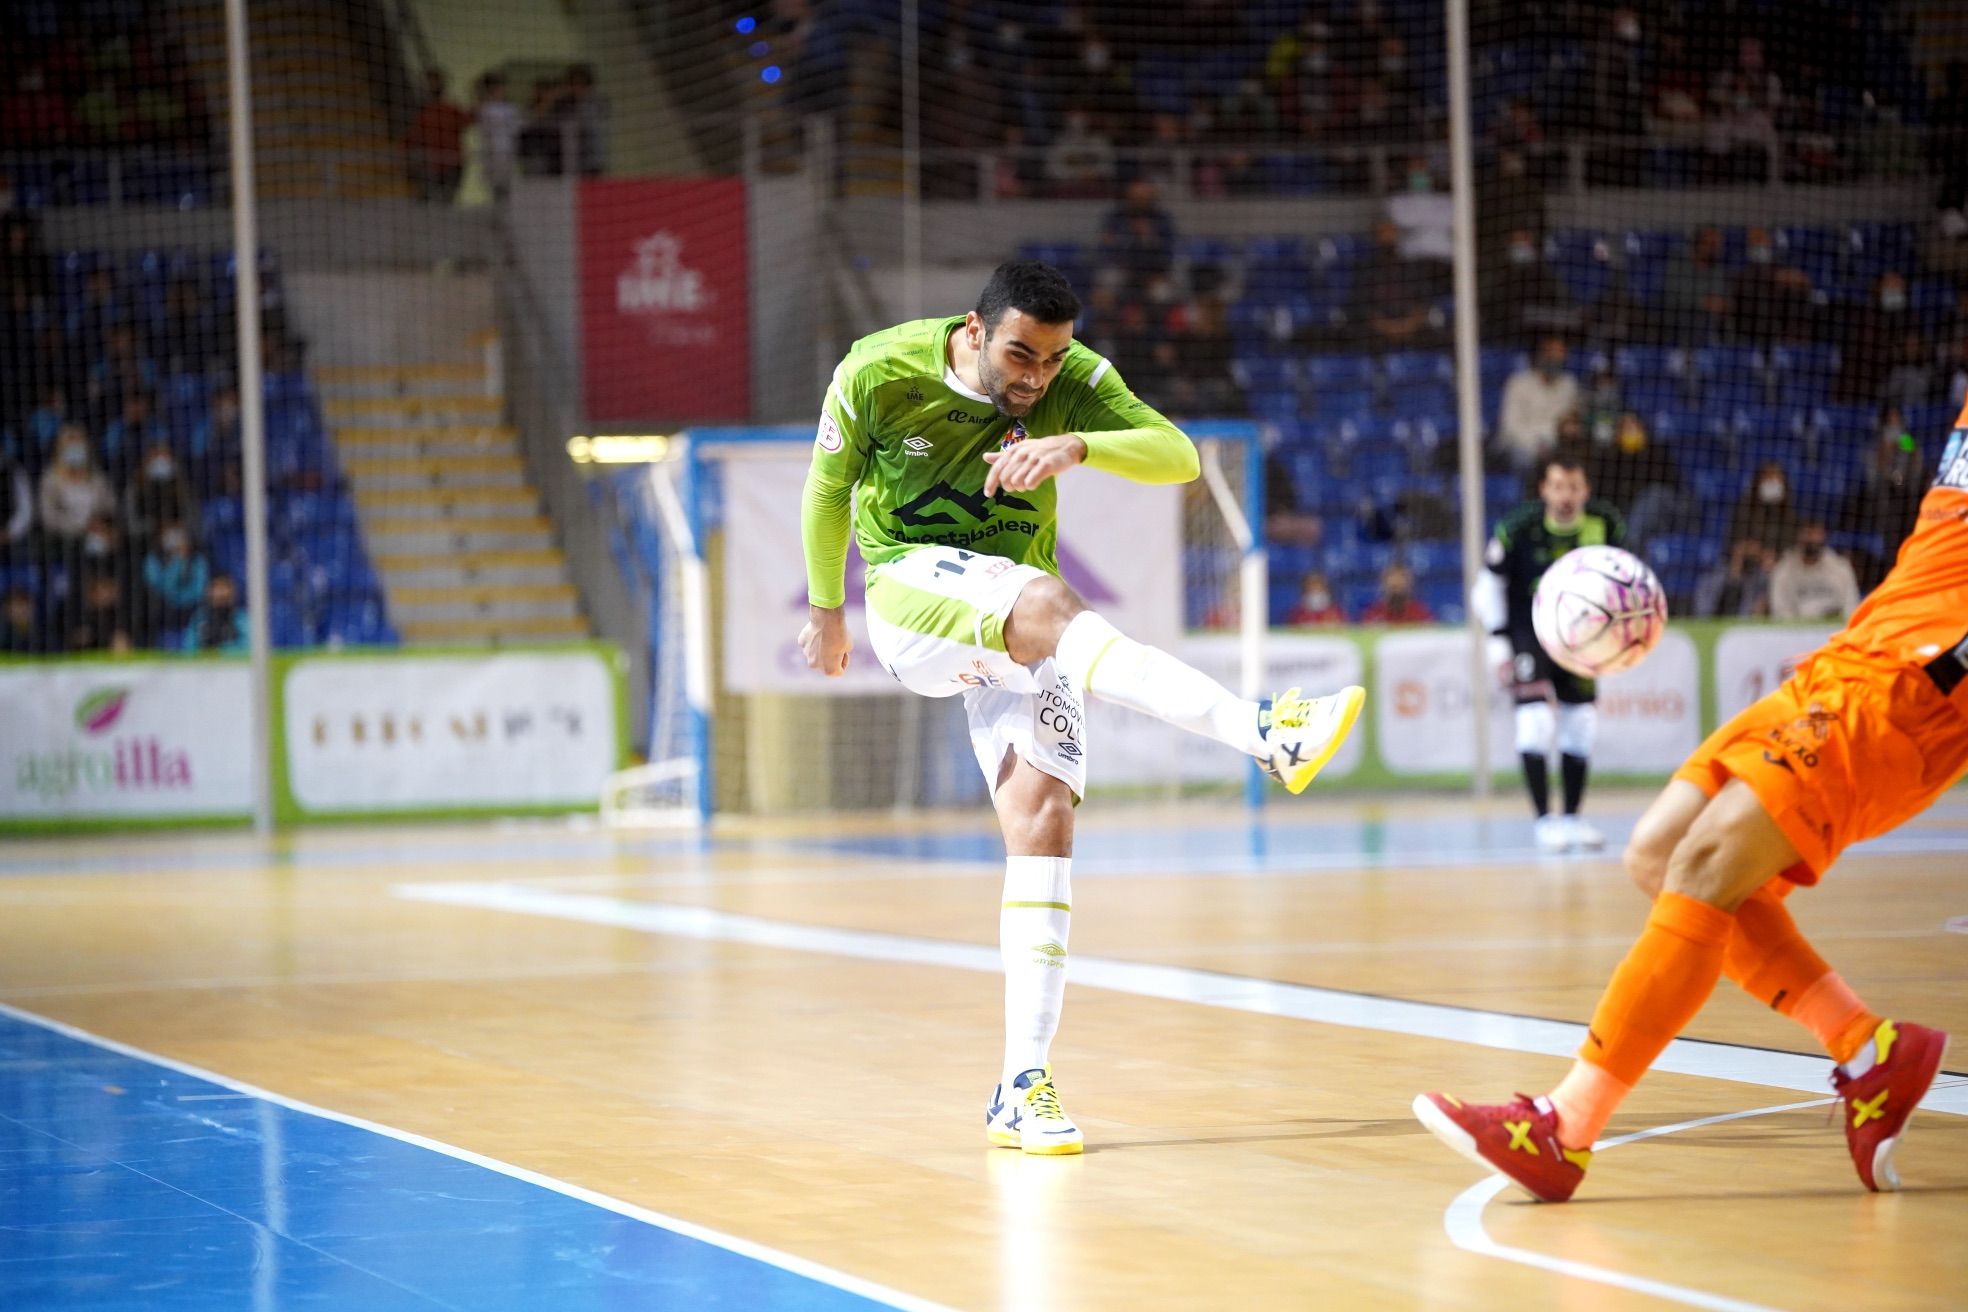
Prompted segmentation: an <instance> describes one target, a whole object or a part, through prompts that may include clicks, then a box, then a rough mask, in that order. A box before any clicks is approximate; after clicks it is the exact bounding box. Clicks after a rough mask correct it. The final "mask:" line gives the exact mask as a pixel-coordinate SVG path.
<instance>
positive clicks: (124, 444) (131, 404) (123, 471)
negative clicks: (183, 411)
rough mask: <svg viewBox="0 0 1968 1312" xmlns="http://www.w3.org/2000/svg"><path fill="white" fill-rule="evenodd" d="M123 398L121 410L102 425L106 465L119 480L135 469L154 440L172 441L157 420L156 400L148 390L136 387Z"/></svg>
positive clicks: (103, 460) (102, 450)
mask: <svg viewBox="0 0 1968 1312" xmlns="http://www.w3.org/2000/svg"><path fill="white" fill-rule="evenodd" d="M122 398H123V402H122V408H121V411H120V413H118V415H117V416H116V418H114V419H112V420H110V421H109V422H108V423H107V424H105V425H103V435H102V446H101V456H102V463H103V468H104V469H106V470H108V471H109V474H110V476H111V477H112V478H119V479H120V478H128V477H129V476H130V475H131V474H132V473H134V472H135V471H136V468H137V465H138V463H139V462H140V461H141V460H142V459H143V453H144V452H145V451H146V450H147V449H149V447H150V445H151V443H153V442H156V441H159V440H163V441H169V440H170V435H169V434H168V433H166V432H165V431H164V426H163V425H162V424H160V423H158V422H157V418H156V414H157V409H156V401H155V399H154V398H153V397H152V396H151V394H150V393H149V392H148V391H147V390H145V389H144V388H141V387H138V388H133V389H132V390H130V391H127V392H124V393H122Z"/></svg>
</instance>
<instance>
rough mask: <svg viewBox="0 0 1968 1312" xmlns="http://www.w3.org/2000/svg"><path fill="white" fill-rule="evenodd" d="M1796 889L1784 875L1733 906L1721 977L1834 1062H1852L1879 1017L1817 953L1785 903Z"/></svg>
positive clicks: (1875, 1027) (1876, 1025)
mask: <svg viewBox="0 0 1968 1312" xmlns="http://www.w3.org/2000/svg"><path fill="white" fill-rule="evenodd" d="M1794 887H1796V885H1794V884H1792V883H1791V882H1790V881H1789V880H1787V879H1784V878H1782V877H1779V878H1776V879H1773V880H1771V881H1770V882H1769V883H1767V884H1765V885H1763V887H1761V888H1759V889H1757V890H1756V891H1755V892H1754V893H1752V894H1750V895H1749V897H1748V898H1747V899H1746V900H1745V901H1744V902H1743V904H1742V905H1741V906H1740V907H1737V908H1736V933H1735V937H1734V938H1732V939H1730V940H1729V946H1728V949H1727V951H1726V952H1724V954H1723V957H1722V973H1723V974H1725V975H1727V976H1728V977H1729V978H1730V979H1732V980H1734V981H1735V982H1736V983H1737V984H1739V985H1741V986H1742V988H1743V990H1744V991H1745V992H1747V993H1748V994H1749V995H1750V996H1752V997H1754V998H1755V999H1756V1000H1757V1001H1759V1002H1764V1003H1767V1004H1769V1005H1770V1006H1771V1007H1772V1008H1774V1009H1775V1010H1777V1011H1778V1012H1780V1013H1781V1014H1783V1015H1785V1016H1788V1017H1790V1018H1791V1019H1792V1020H1794V1021H1796V1022H1797V1023H1798V1024H1800V1025H1802V1026H1803V1027H1804V1028H1805V1029H1808V1030H1810V1031H1811V1033H1813V1034H1815V1035H1816V1036H1817V1038H1818V1042H1820V1043H1822V1044H1823V1045H1824V1046H1825V1051H1827V1052H1829V1053H1830V1054H1831V1057H1832V1060H1833V1061H1840V1062H1843V1061H1850V1060H1851V1059H1852V1056H1853V1054H1855V1053H1856V1052H1858V1050H1859V1049H1860V1048H1862V1047H1864V1046H1865V1041H1866V1040H1867V1039H1869V1038H1871V1037H1872V1032H1873V1031H1874V1030H1876V1029H1878V1028H1879V1020H1880V1017H1879V1015H1878V1013H1876V1012H1874V1011H1873V1010H1871V1009H1870V1008H1869V1007H1867V1006H1866V1005H1865V1003H1863V1002H1861V1001H1860V1000H1859V997H1858V995H1857V994H1855V993H1853V992H1852V990H1851V988H1850V987H1849V986H1848V985H1847V984H1846V983H1845V980H1844V979H1843V977H1841V976H1840V975H1839V974H1838V972H1837V971H1835V970H1833V969H1832V968H1831V966H1830V965H1829V964H1828V963H1826V961H1825V959H1824V958H1823V957H1821V956H1819V955H1818V954H1817V952H1816V951H1815V950H1814V949H1813V948H1812V947H1811V945H1810V943H1808V942H1806V941H1805V938H1804V935H1803V934H1802V933H1801V932H1799V930H1798V928H1797V922H1796V921H1794V920H1792V919H1791V916H1790V909H1789V908H1788V907H1786V906H1784V904H1783V899H1784V898H1785V897H1786V896H1787V895H1788V894H1789V891H1790V890H1791V889H1792V888H1794Z"/></svg>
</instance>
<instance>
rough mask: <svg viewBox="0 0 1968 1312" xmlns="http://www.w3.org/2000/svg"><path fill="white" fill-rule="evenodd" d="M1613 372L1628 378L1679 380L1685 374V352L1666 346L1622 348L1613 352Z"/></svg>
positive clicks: (1622, 378)
mask: <svg viewBox="0 0 1968 1312" xmlns="http://www.w3.org/2000/svg"><path fill="white" fill-rule="evenodd" d="M1613 372H1614V373H1616V374H1618V375H1619V377H1620V379H1621V380H1622V381H1624V380H1625V379H1629V378H1679V377H1681V376H1682V375H1683V374H1685V373H1686V372H1687V352H1685V351H1682V350H1680V349H1678V348H1674V347H1666V346H1622V347H1620V348H1619V349H1617V350H1615V351H1614V352H1613Z"/></svg>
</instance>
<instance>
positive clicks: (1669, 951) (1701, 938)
mask: <svg viewBox="0 0 1968 1312" xmlns="http://www.w3.org/2000/svg"><path fill="white" fill-rule="evenodd" d="M1796 860H1797V853H1796V852H1795V850H1793V849H1792V847H1791V845H1790V840H1789V839H1787V838H1785V837H1784V835H1783V831H1782V830H1780V829H1778V828H1777V826H1776V823H1775V822H1774V821H1773V820H1771V819H1770V817H1769V816H1768V815H1767V814H1766V813H1765V812H1764V810H1763V808H1762V806H1761V805H1760V804H1759V803H1758V802H1757V800H1756V795H1755V794H1754V793H1752V792H1751V791H1750V790H1749V788H1748V787H1747V786H1745V785H1744V784H1742V783H1741V782H1740V781H1731V782H1730V783H1729V784H1728V785H1726V786H1725V787H1724V788H1723V789H1722V791H1721V792H1719V793H1717V794H1716V796H1715V799H1714V800H1713V801H1712V802H1710V803H1709V804H1708V805H1707V806H1706V807H1704V808H1703V809H1702V812H1701V814H1700V815H1699V816H1698V817H1697V818H1696V819H1695V821H1694V822H1693V823H1692V824H1691V825H1690V826H1689V828H1688V832H1687V834H1686V836H1685V837H1684V838H1683V839H1682V840H1681V841H1680V842H1679V843H1678V844H1676V845H1675V848H1674V855H1673V857H1672V858H1671V859H1670V861H1669V863H1668V870H1667V876H1666V884H1667V886H1666V888H1665V889H1664V890H1663V892H1662V893H1661V895H1660V896H1659V897H1658V898H1656V899H1655V900H1654V909H1653V912H1652V914H1650V915H1649V916H1648V917H1647V928H1646V930H1645V931H1644V932H1643V933H1642V934H1641V935H1640V939H1639V941H1638V942H1637V943H1635V944H1634V945H1633V948H1632V950H1631V951H1629V952H1628V953H1627V955H1626V960H1624V961H1622V962H1621V963H1620V965H1619V968H1618V969H1617V970H1616V971H1614V972H1613V978H1612V982H1611V983H1609V984H1608V985H1607V986H1606V992H1605V995H1604V996H1603V997H1601V998H1600V999H1599V1006H1598V1008H1597V1009H1596V1010H1595V1011H1594V1012H1593V1015H1592V1026H1591V1029H1590V1030H1589V1031H1588V1033H1587V1038H1586V1041H1585V1044H1584V1045H1583V1046H1582V1047H1581V1048H1580V1049H1579V1060H1578V1062H1577V1063H1575V1064H1574V1066H1573V1068H1572V1072H1571V1074H1570V1075H1568V1076H1566V1078H1565V1080H1564V1081H1563V1082H1562V1083H1561V1084H1560V1085H1559V1086H1558V1088H1556V1089H1555V1090H1553V1091H1552V1093H1551V1102H1552V1105H1553V1106H1555V1107H1556V1108H1557V1110H1558V1123H1559V1133H1560V1138H1561V1139H1562V1140H1563V1141H1564V1143H1565V1146H1566V1147H1568V1148H1589V1147H1591V1146H1592V1142H1593V1141H1594V1140H1595V1139H1597V1138H1598V1137H1599V1132H1600V1131H1601V1130H1603V1129H1604V1128H1605V1126H1606V1122H1607V1121H1608V1120H1610V1119H1611V1118H1612V1114H1613V1111H1614V1109H1615V1108H1617V1107H1618V1106H1619V1103H1620V1100H1621V1099H1622V1098H1624V1097H1625V1096H1626V1093H1627V1091H1628V1090H1630V1089H1631V1088H1632V1087H1633V1085H1634V1084H1636V1083H1637V1082H1638V1081H1639V1079H1640V1077H1641V1076H1642V1075H1643V1074H1645V1073H1646V1071H1647V1068H1648V1067H1649V1066H1651V1065H1653V1063H1654V1059H1655V1058H1656V1057H1658V1056H1660V1053H1661V1050H1662V1049H1663V1048H1665V1047H1666V1046H1667V1045H1668V1043H1669V1041H1670V1040H1672V1039H1673V1038H1674V1036H1675V1035H1676V1034H1678V1033H1680V1032H1681V1030H1682V1028H1683V1027H1684V1026H1686V1025H1687V1024H1688V1022H1689V1021H1691V1020H1693V1019H1694V1017H1695V1013H1696V1012H1698V1011H1700V1010H1701V1007H1702V1004H1703V1003H1704V1002H1706V1001H1707V1000H1708V995H1709V994H1710V993H1711V992H1713V991H1714V989H1715V981H1716V980H1717V979H1719V978H1720V977H1721V974H1722V960H1723V956H1724V955H1725V953H1726V950H1727V948H1728V945H1729V941H1730V939H1731V938H1732V937H1734V935H1735V932H1736V915H1735V912H1736V908H1737V907H1738V906H1739V905H1740V904H1741V903H1742V902H1743V901H1744V900H1745V899H1746V898H1748V896H1749V895H1750V894H1751V893H1752V892H1754V891H1755V890H1756V889H1757V888H1759V887H1761V886H1762V885H1763V884H1764V883H1765V882H1767V881H1768V880H1769V879H1770V878H1771V877H1772V876H1773V875H1775V874H1776V873H1777V872H1778V871H1780V870H1783V869H1784V868H1786V867H1787V866H1789V865H1790V864H1791V863H1793V862H1794V861H1796Z"/></svg>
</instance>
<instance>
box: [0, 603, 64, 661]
mask: <svg viewBox="0 0 1968 1312" xmlns="http://www.w3.org/2000/svg"><path fill="white" fill-rule="evenodd" d="M51 645H52V643H51V640H50V636H49V635H48V633H47V632H46V631H45V630H43V629H42V627H41V616H40V613H39V611H38V610H37V608H36V607H35V604H34V594H33V593H32V592H29V591H28V590H27V589H26V588H19V587H16V588H9V589H8V590H7V604H6V606H5V608H4V610H0V652H5V653H6V654H7V655H9V656H41V655H45V654H46V653H47V652H48V650H49V648H50V647H51Z"/></svg>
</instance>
